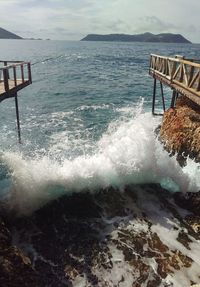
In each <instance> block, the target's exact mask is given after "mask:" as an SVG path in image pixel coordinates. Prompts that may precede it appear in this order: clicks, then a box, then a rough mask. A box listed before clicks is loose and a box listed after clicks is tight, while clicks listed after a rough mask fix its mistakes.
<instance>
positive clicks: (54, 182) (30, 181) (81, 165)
mask: <svg viewBox="0 0 200 287" xmlns="http://www.w3.org/2000/svg"><path fill="white" fill-rule="evenodd" d="M141 110H142V106H139V107H137V112H136V113H135V116H134V117H133V118H131V119H129V120H126V121H121V119H120V120H119V121H115V122H113V123H111V124H110V126H109V127H108V130H107V132H106V133H105V134H104V135H103V136H102V138H101V139H100V141H99V142H98V143H97V145H96V147H95V152H94V153H93V155H90V156H89V155H84V156H79V157H77V158H75V159H73V160H70V159H66V158H62V159H61V160H59V161H56V160H52V159H50V158H49V157H48V156H43V157H39V156H38V157H34V158H30V157H29V158H27V157H25V156H24V155H23V154H19V153H12V152H5V153H4V154H3V155H2V160H3V162H4V164H6V166H7V167H8V169H9V171H10V178H11V181H12V186H11V187H10V191H11V198H10V203H11V206H12V207H15V208H16V209H17V210H18V211H19V212H21V213H25V214H26V213H29V212H32V211H34V210H35V209H37V208H39V207H41V206H42V205H43V204H44V203H46V202H47V201H49V200H51V199H54V198H56V197H59V196H60V195H62V194H64V193H71V192H78V191H82V190H85V189H88V190H90V191H91V192H93V191H95V190H97V189H99V188H105V187H107V186H110V185H113V186H117V187H119V188H121V189H123V186H124V185H126V184H129V183H134V184H139V183H152V182H159V183H161V184H163V185H164V186H165V187H169V188H171V189H179V190H180V191H183V192H184V191H193V192H195V191H197V190H198V189H199V188H200V180H199V178H200V177H199V175H200V171H199V167H198V165H197V164H195V163H194V162H193V161H191V160H188V164H187V166H186V167H185V168H183V169H182V168H181V167H180V166H179V165H178V163H177V162H176V160H175V158H173V157H171V158H170V157H169V155H168V154H167V152H165V151H164V150H163V147H162V146H161V144H160V143H159V142H158V140H157V139H156V136H155V133H154V130H155V128H156V127H157V125H158V123H159V120H158V119H157V118H153V117H152V116H151V114H150V113H142V112H141ZM61 140H62V139H61V138H60V141H61ZM64 144H66V141H65V142H64ZM59 146H62V144H59ZM63 146H64V145H63ZM54 149H55V146H54Z"/></svg>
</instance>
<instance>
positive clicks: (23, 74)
mask: <svg viewBox="0 0 200 287" xmlns="http://www.w3.org/2000/svg"><path fill="white" fill-rule="evenodd" d="M0 64H2V66H1V67H0V83H3V85H4V90H5V92H9V90H10V89H14V88H16V87H17V86H19V85H23V84H26V83H29V84H31V83H32V77H31V64H30V62H23V61H15V62H11V61H0Z"/></svg>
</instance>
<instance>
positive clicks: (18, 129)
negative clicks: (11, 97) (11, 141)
mask: <svg viewBox="0 0 200 287" xmlns="http://www.w3.org/2000/svg"><path fill="white" fill-rule="evenodd" d="M15 108H16V118H17V133H18V140H19V143H20V144H21V130H20V120H19V108H18V99H17V93H16V94H15Z"/></svg>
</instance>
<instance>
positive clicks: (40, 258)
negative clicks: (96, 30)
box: [0, 40, 200, 287]
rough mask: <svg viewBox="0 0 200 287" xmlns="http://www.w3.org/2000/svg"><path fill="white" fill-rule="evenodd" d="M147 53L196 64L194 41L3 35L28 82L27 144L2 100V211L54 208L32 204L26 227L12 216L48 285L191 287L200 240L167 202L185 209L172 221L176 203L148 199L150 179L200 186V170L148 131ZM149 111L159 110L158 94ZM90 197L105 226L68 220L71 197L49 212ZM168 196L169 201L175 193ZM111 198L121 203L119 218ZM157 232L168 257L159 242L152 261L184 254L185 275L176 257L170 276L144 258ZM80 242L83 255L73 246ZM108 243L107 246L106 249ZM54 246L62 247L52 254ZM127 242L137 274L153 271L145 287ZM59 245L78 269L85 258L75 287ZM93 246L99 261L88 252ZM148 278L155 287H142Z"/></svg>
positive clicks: (3, 45) (4, 52)
mask: <svg viewBox="0 0 200 287" xmlns="http://www.w3.org/2000/svg"><path fill="white" fill-rule="evenodd" d="M151 53H154V54H160V55H165V56H174V55H177V54H178V55H184V56H185V57H188V58H194V59H200V45H197V44H191V45H188V44H184V45H183V44H161V43H151V44H150V43H104V42H98V43H95V42H66V41H20V40H0V54H1V59H2V60H26V61H31V62H32V78H33V84H32V85H30V86H28V87H27V88H25V89H24V90H22V91H20V92H19V97H18V98H19V109H20V120H21V133H22V144H18V142H17V132H16V122H15V106H14V100H13V99H8V100H5V101H3V102H1V103H0V121H1V125H0V146H1V148H0V197H1V201H2V202H3V203H4V204H6V209H7V210H12V211H14V213H12V214H16V215H25V216H31V214H33V212H36V214H37V212H38V210H39V209H40V208H41V207H43V206H45V204H47V203H48V204H50V213H49V215H48V216H47V214H48V212H47V213H45V212H44V214H43V213H42V212H43V211H41V213H40V210H39V215H36V219H35V218H34V217H33V218H32V217H29V218H31V219H30V220H31V224H24V223H23V224H21V223H20V224H19V226H18V223H15V224H14V231H13V236H14V239H13V241H14V243H16V244H17V245H18V246H20V247H21V248H22V249H23V250H24V251H25V252H27V254H28V255H30V258H32V264H33V266H34V267H36V269H37V270H39V272H40V274H41V278H43V277H45V278H43V279H44V281H45V280H46V281H45V282H48V283H46V284H44V286H52V287H54V286H83V287H85V286H111V287H112V286H128V287H129V286H175V287H179V286H181V287H187V286H189V285H190V284H191V282H196V283H198V280H199V276H200V274H199V270H200V269H199V266H200V261H199V258H200V248H199V240H198V239H197V238H196V237H193V235H191V234H190V233H189V231H188V230H187V229H186V228H184V227H183V226H184V224H185V223H183V222H182V221H181V220H180V218H181V217H183V218H184V216H185V215H186V214H187V212H186V211H183V210H182V209H178V207H177V206H176V205H174V210H176V211H177V212H179V213H180V215H179V217H177V213H173V212H172V208H171V207H170V208H168V207H166V206H165V204H166V202H165V201H164V203H163V202H162V200H161V202H160V201H159V199H158V197H156V196H155V195H154V194H153V195H152V192H153V191H152V186H154V185H152V184H161V186H162V187H163V188H165V189H166V190H168V191H170V192H172V193H173V192H177V191H179V192H183V193H184V192H187V191H191V192H197V191H198V190H199V189H200V171H199V165H198V164H196V163H194V162H193V161H192V160H190V159H188V160H187V165H186V166H185V167H183V168H181V167H180V166H179V164H178V163H177V162H176V159H175V157H169V155H168V153H167V152H166V151H164V150H163V146H162V145H161V144H160V143H159V141H158V139H157V136H156V133H155V129H156V128H157V127H158V125H159V124H160V123H161V119H162V118H161V117H153V116H152V115H151V101H152V91H153V79H152V78H151V77H150V76H149V75H148V68H149V58H150V54H151ZM164 94H165V99H166V105H167V106H169V104H170V96H171V90H170V89H169V88H167V87H165V88H164ZM156 109H157V111H158V112H162V103H161V101H160V98H159V92H158V97H157V101H156ZM127 186H133V190H132V193H133V195H131V196H132V197H133V199H131V196H130V191H129V193H128V195H127V194H126V192H125V191H126V188H127ZM113 189H114V190H116V194H118V193H117V192H120V194H122V195H121V196H122V199H121V197H120V195H119V194H118V195H117V196H116V195H115V193H114V194H113ZM102 190H103V192H105V193H107V196H108V202H107V201H105V202H104V197H103V196H102V194H101V192H102ZM99 192H100V195H99V194H98V193H99ZM109 192H110V195H109ZM161 192H162V189H161ZM88 193H89V194H90V195H92V196H93V195H94V196H95V201H97V202H98V204H99V206H101V208H102V209H103V210H104V212H103V215H101V220H100V221H98V220H96V219H95V216H94V218H93V217H92V219H91V218H90V219H89V220H85V219H83V218H82V217H80V218H78V220H76V219H72V222H71V221H70V220H71V219H70V216H71V215H70V216H69V218H68V217H67V216H68V212H69V211H68V209H69V210H70V206H69V205H70V204H69V203H67V202H65V203H66V206H67V207H64V209H62V208H61V207H62V201H61V205H60V207H57V209H56V211H55V207H54V205H53V207H52V213H51V203H52V202H53V200H54V199H58V198H62V196H63V195H69V202H70V200H72V199H73V196H75V198H76V196H81V198H82V197H83V198H84V195H85V199H82V200H83V202H84V203H82V204H81V206H80V209H81V210H84V206H85V210H86V211H85V212H87V209H88V206H87V201H88ZM134 194H135V195H134ZM70 196H71V197H70ZM99 197H100V199H99ZM70 198H72V199H70ZM102 198H103V199H102ZM109 198H111V200H110V199H109ZM135 198H137V200H136V199H135ZM61 200H62V199H61ZM109 200H110V201H109ZM75 202H76V200H75ZM89 202H90V200H89ZM122 202H123V204H122ZM78 203H79V204H80V201H79V200H78ZM168 203H169V204H172V200H171V201H170V200H169V202H168ZM52 204H53V203H52ZM113 204H114V205H115V204H116V206H117V207H114V210H115V212H116V214H115V212H114V211H111V210H112V208H113ZM72 205H73V204H72ZM74 205H76V203H74ZM107 205H108V206H107ZM118 205H119V206H121V205H122V207H120V208H121V209H120V212H119V214H118ZM59 208H60V209H61V210H62V212H63V214H62V216H61V218H60V217H59V216H60V215H58V218H60V219H58V218H57V217H55V218H54V217H53V218H51V217H52V216H54V214H57V213H58V211H59ZM77 208H78V209H79V206H78V207H77ZM90 208H91V210H92V207H89V209H90ZM53 210H54V211H53ZM79 212H82V211H79ZM79 212H78V214H79ZM112 212H113V213H112ZM69 214H71V213H70V212H69ZM111 214H112V215H111ZM144 214H146V215H145V216H144ZM37 216H39V220H38V221H37ZM76 216H77V214H76ZM76 216H75V218H76ZM49 218H51V220H52V221H51V222H50V223H49V220H50V219H49ZM147 218H148V220H147ZM32 220H33V221H34V224H33V222H32ZM35 220H36V222H35ZM43 222H44V224H43ZM46 222H48V224H46ZM16 226H18V227H16ZM32 226H33V228H32ZM36 226H37V228H36ZM47 226H48V227H47ZM86 226H87V228H88V229H89V232H88V231H87V236H85V233H84V232H85V230H87V228H86ZM47 228H49V229H50V232H51V233H50V236H48V234H49V233H48V232H49V231H48V232H47V230H46V229H47ZM93 229H94V230H93ZM24 230H26V232H25V231H24ZM38 230H40V232H39V231H38ZM80 230H83V232H80ZM91 230H92V232H91V234H93V233H95V234H98V243H96V241H95V244H94V246H95V247H92V246H93V245H91V244H92V243H91V242H93V241H90V240H93V239H91V238H93V235H91V234H90V231H91ZM179 233H180V234H183V233H184V234H185V236H188V238H189V239H188V244H189V245H188V246H190V247H188V248H187V246H186V247H185V246H183V245H182V244H181V243H180V242H179V241H178V240H177V238H178V236H179ZM41 234H43V235H41ZM44 234H45V235H44ZM122 234H130V235H131V237H132V238H135V239H134V240H136V239H137V236H139V238H140V240H143V241H144V242H145V240H147V239H148V238H149V239H148V240H149V241H148V240H147V241H146V243H144V246H143V247H144V250H143V253H140V252H139V251H138V250H137V248H136V247H135V245H134V244H135V243H133V242H131V241H130V239H129V238H128V237H127V238H123V237H122ZM155 234H157V236H158V237H159V238H160V240H161V241H162V242H163V244H164V245H165V246H167V247H165V249H167V248H168V249H169V251H168V253H166V252H165V254H164V255H163V254H162V252H160V251H159V250H157V249H156V248H155V252H156V254H158V258H161V259H162V258H165V259H166V261H167V260H168V258H170V256H172V258H174V257H173V256H176V254H182V257H181V258H188V257H190V258H191V261H192V262H193V263H192V264H191V266H190V267H188V269H187V270H186V267H185V265H184V264H183V263H182V262H181V261H180V262H179V263H180V266H179V268H177V267H174V266H173V267H170V268H171V269H170V270H171V271H170V272H169V274H168V275H166V276H167V277H166V276H163V274H162V272H161V274H160V273H159V264H158V262H159V261H156V260H157V259H156V258H157V257H152V255H149V254H151V251H152V248H153V247H152V246H151V242H153V237H155ZM40 236H41V237H40ZM90 236H91V237H90ZM95 236H97V235H95ZM108 236H109V237H108ZM31 238H32V239H31ZM37 238H40V239H38V240H36V239H37ZM44 238H45V239H44ZM58 238H59V240H58ZM108 238H109V239H108ZM79 240H80V241H81V244H83V246H85V248H86V249H85V250H82V249H80V248H81V247H80V246H81V244H79ZM140 240H139V241H140ZM116 241H118V244H115V243H116ZM42 242H45V247H43V246H42ZM37 244H39V245H38V246H37ZM87 244H88V245H87ZM96 244H97V245H96ZM120 244H121V245H120ZM105 245H106V246H107V247H106V248H107V249H106V250H109V252H110V253H108V251H105V249H104V246H105ZM148 245H149V246H150V247H148ZM51 246H57V247H58V246H59V248H58V250H57V253H56V254H53V253H52V247H51ZM74 246H75V248H74ZM120 246H121V247H120ZM97 247H98V254H100V255H102V256H103V257H105V258H104V259H105V262H104V263H102V264H101V263H98V264H97V262H100V261H98V256H100V255H96V251H95V250H96V248H97ZM122 247H123V248H125V247H126V248H129V251H128V252H131V254H132V253H133V255H134V256H137V258H138V260H139V261H138V262H140V264H141V270H143V269H144V268H143V267H142V266H148V268H149V269H148V272H149V278H148V279H147V278H146V277H145V278H146V279H144V281H141V282H143V283H141V285H137V284H136V283H135V285H134V283H133V282H136V281H134V280H136V279H137V276H138V278H140V275H138V274H139V273H140V272H141V270H140V271H138V269H137V266H140V265H138V264H139V263H137V264H136V267H133V263H130V262H128V261H127V260H126V255H127V250H123V248H122ZM87 248H88V250H87ZM120 248H121V249H120ZM148 248H149V249H148ZM66 250H68V253H67V256H71V259H70V260H71V261H70V260H69V262H72V261H73V260H75V259H76V260H77V262H78V263H77V266H75V267H76V268H78V266H80V265H81V264H82V263H83V262H84V266H85V267H84V268H85V269H84V268H83V269H84V270H86V271H84V272H82V271H80V270H79V269H76V272H75V273H76V276H75V278H71V281H70V282H71V283H70V284H71V285H70V284H69V285H68V283H67V282H65V280H66V274H64V273H63V271H62V270H63V266H62V264H61V263H62V262H63V261H65V260H66V258H65V257H64V259H63V257H62V256H64V254H65V252H66ZM91 250H92V251H91ZM122 250H123V252H124V253H123V252H122ZM148 250H149V253H148V254H147V251H148ZM84 251H87V253H84ZM93 251H95V252H94V253H95V255H94V258H95V260H97V262H96V261H95V260H94V262H93V261H92V260H93V259H91V256H90V252H93ZM106 252H107V253H106ZM145 252H146V253H145ZM58 254H59V255H58ZM105 254H106V255H105ZM109 254H112V256H111V257H112V259H110V258H111V257H109V256H110V255H109ZM59 256H60V257H59ZM106 256H108V258H107V257H106ZM184 256H185V257H184ZM58 257H59V258H58ZM60 258H62V260H61V259H60ZM83 258H84V259H83ZM92 258H93V257H92ZM72 259H73V260H72ZM161 259H160V260H161ZM109 260H110V261H109ZM162 260H164V259H162ZM88 261H89V263H88ZM73 262H74V261H73ZM92 262H93V263H92ZM109 262H110V263H109ZM108 263H109V264H111V265H112V267H109V266H107V265H108ZM129 263H130V264H129ZM90 264H91V266H90ZM92 264H93V265H92ZM47 265H48V267H47ZM97 265H98V268H97ZM43 266H44V267H43ZM89 266H90V270H89V269H88V268H89ZM105 266H107V267H105ZM75 267H73V268H75ZM66 268H68V269H66ZM66 268H65V272H67V271H66V270H71V269H70V268H71V267H70V268H69V266H68V267H66ZM134 268H136V269H134ZM145 268H147V267H145ZM77 270H78V271H77ZM81 270H82V269H81ZM88 270H89V271H90V272H89V271H88ZM146 270H147V269H146ZM177 270H178V271H177ZM70 272H71V271H69V274H72V273H73V272H72V273H70ZM138 272H139V273H138ZM88 273H91V274H92V275H91V274H90V275H91V276H93V277H94V276H96V277H95V278H98V280H99V281H98V282H99V283H98V284H93V283H91V282H92V279H91V276H89V275H88ZM49 274H51V276H52V278H54V279H52V282H53V283H52V282H51V280H49V281H48V277H49ZM73 274H74V273H73ZM77 274H78V275H77ZM145 276H146V275H145ZM155 276H156V277H155ZM72 277H73V276H72ZM93 277H92V278H93ZM147 277H148V276H147ZM165 277H166V278H165ZM155 278H156V280H157V281H155ZM95 280H96V279H95ZM137 280H139V279H137ZM140 280H141V278H140ZM148 280H149V281H148ZM150 281H151V282H154V281H155V282H157V283H155V284H154V283H151V284H154V285H147V284H148V282H150ZM138 282H139V281H138ZM145 282H146V283H145ZM138 284H139V283H138Z"/></svg>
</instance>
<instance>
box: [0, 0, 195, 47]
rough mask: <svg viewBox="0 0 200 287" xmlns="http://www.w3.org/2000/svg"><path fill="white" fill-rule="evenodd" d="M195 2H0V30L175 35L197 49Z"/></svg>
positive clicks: (55, 35)
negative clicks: (194, 44) (188, 41)
mask: <svg viewBox="0 0 200 287" xmlns="http://www.w3.org/2000/svg"><path fill="white" fill-rule="evenodd" d="M199 13H200V0H0V27H2V28H5V29H7V30H9V31H12V32H14V33H17V34H18V35H20V36H22V37H37V38H39V37H41V38H51V39H60V40H62V39H63V40H79V39H81V38H82V37H84V36H85V35H87V34H89V33H99V34H108V33H127V34H136V33H143V32H147V31H148V32H152V33H163V32H172V33H180V34H182V35H183V36H185V37H186V38H188V39H189V40H191V41H192V42H195V43H200V16H199Z"/></svg>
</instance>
